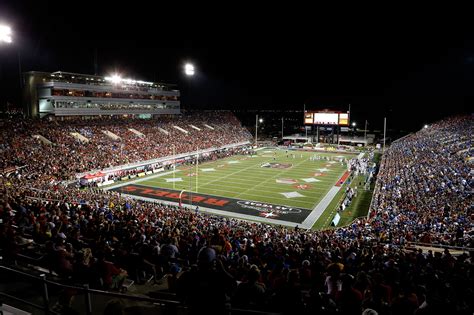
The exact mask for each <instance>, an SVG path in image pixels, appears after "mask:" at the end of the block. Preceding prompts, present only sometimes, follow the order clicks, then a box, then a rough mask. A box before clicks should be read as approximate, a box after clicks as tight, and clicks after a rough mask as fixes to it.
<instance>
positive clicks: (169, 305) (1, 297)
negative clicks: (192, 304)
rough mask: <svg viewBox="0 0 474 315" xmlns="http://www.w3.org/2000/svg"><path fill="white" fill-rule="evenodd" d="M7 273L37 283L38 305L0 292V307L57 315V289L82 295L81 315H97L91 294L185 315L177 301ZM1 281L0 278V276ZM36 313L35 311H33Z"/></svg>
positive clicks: (0, 271) (43, 276)
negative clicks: (54, 297)
mask: <svg viewBox="0 0 474 315" xmlns="http://www.w3.org/2000/svg"><path fill="white" fill-rule="evenodd" d="M5 273H8V274H10V275H12V274H13V275H14V276H15V279H16V280H17V281H20V280H19V279H18V278H20V277H21V278H26V279H27V280H28V282H29V283H39V284H40V285H38V286H35V288H36V289H40V290H41V297H42V301H43V303H42V305H40V304H37V303H33V302H30V301H28V300H26V299H23V298H19V297H16V296H13V295H11V294H8V293H5V292H1V291H0V306H1V305H2V304H3V303H5V301H6V300H8V302H9V303H11V302H12V301H13V302H14V303H16V304H17V305H15V307H21V306H25V305H27V306H29V307H31V308H33V309H36V310H39V311H41V312H43V314H54V315H56V314H58V315H59V314H60V313H58V312H56V311H54V310H53V309H52V307H51V305H50V303H51V300H50V293H49V292H50V291H49V290H50V289H51V287H57V288H59V289H60V290H69V291H72V292H76V293H75V294H74V295H79V294H83V295H84V305H83V309H82V311H81V312H80V313H81V314H87V315H91V314H96V313H97V312H96V311H94V309H93V303H92V297H93V296H94V295H101V296H106V297H110V298H115V299H121V300H130V301H133V302H144V303H145V304H144V305H143V307H149V306H153V307H157V308H160V309H161V310H162V311H163V313H164V314H183V311H184V314H186V313H187V312H186V309H187V308H186V306H185V305H183V304H182V303H181V302H179V301H175V300H167V299H161V298H160V299H156V298H150V297H145V296H138V295H130V294H123V293H116V292H110V291H103V290H96V289H90V288H89V285H87V284H85V285H84V286H82V287H80V286H74V285H66V284H62V283H58V282H54V281H50V280H48V279H46V274H41V275H40V276H36V275H32V274H29V273H26V272H23V271H20V270H16V269H13V268H10V267H7V266H2V265H0V274H5ZM2 278H3V277H2ZM228 311H229V312H228V314H242V315H243V314H254V315H264V314H269V315H278V314H280V313H273V312H264V311H258V310H251V309H239V308H230V309H229V310H228ZM35 314H36V312H35Z"/></svg>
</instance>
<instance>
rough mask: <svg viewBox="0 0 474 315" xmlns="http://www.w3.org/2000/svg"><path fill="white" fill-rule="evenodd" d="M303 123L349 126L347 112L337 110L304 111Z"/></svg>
mask: <svg viewBox="0 0 474 315" xmlns="http://www.w3.org/2000/svg"><path fill="white" fill-rule="evenodd" d="M304 124H305V125H337V126H349V114H348V113H338V112H305V114H304Z"/></svg>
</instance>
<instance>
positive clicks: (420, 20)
mask: <svg viewBox="0 0 474 315" xmlns="http://www.w3.org/2000/svg"><path fill="white" fill-rule="evenodd" d="M100 3H102V1H95V2H88V1H62V2H48V1H31V2H29V1H18V0H15V1H4V0H0V21H5V22H7V23H9V24H11V25H12V27H13V28H14V30H15V44H14V45H11V46H10V47H0V58H1V59H0V67H1V68H0V69H1V72H0V74H1V75H2V76H1V80H2V82H1V86H2V87H6V88H5V91H2V97H4V98H7V99H10V100H12V101H15V100H16V98H17V96H18V89H19V87H18V86H19V82H18V61H17V51H18V49H19V50H20V53H21V64H22V69H23V70H24V71H29V70H38V71H56V70H62V71H70V72H81V73H93V72H94V64H93V61H94V50H95V49H96V50H97V53H98V69H99V74H104V75H106V74H109V73H112V72H114V71H117V72H119V73H121V74H122V75H123V76H126V77H133V78H136V79H142V80H151V81H152V80H157V81H165V82H171V83H177V84H179V88H180V89H181V90H182V105H183V106H184V107H188V108H189V107H193V108H222V109H235V108H240V109H263V108H267V109H268V108H275V109H286V108H288V109H295V108H302V106H303V103H306V104H307V108H309V109H321V108H335V109H342V110H346V109H347V106H348V104H349V103H350V104H351V107H352V110H353V118H354V119H356V120H358V121H360V122H363V121H364V120H365V119H368V120H369V121H373V122H374V123H373V124H375V125H376V124H379V123H381V122H382V119H383V117H384V116H385V115H388V117H390V119H391V121H397V122H398V123H399V124H400V127H401V128H408V129H417V128H419V127H420V126H421V125H422V124H424V123H429V122H432V121H433V120H436V119H439V118H441V117H443V116H446V115H450V114H455V113H466V112H469V109H468V108H469V107H468V104H471V103H472V101H474V92H473V88H472V87H473V86H474V41H473V36H472V35H473V34H472V32H473V30H474V29H473V28H472V27H467V26H464V25H461V23H459V22H460V21H456V16H453V17H454V18H455V20H454V22H453V19H452V18H453V17H447V16H443V15H434V17H433V18H432V20H426V19H425V16H424V15H423V14H425V15H427V16H428V14H427V13H426V12H425V13H421V15H420V14H418V13H417V14H414V15H413V16H405V15H404V12H403V11H402V13H398V12H395V11H384V10H380V11H377V12H374V13H371V12H370V11H368V14H366V15H360V14H359V13H355V12H350V10H348V11H349V13H346V14H342V13H341V12H340V11H339V10H329V9H327V10H322V9H321V10H320V9H317V8H310V7H308V8H291V4H288V3H287V4H286V7H283V8H279V9H282V10H278V11H276V9H275V8H274V7H264V8H256V7H254V5H255V4H253V5H252V6H251V5H249V4H247V5H245V6H244V5H243V4H240V3H237V2H235V3H234V2H229V3H227V4H226V5H225V6H222V7H220V6H215V7H214V8H213V9H211V8H207V9H203V8H201V10H198V8H196V9H195V8H189V10H186V11H185V10H184V9H183V7H184V6H185V5H184V4H182V6H181V7H175V8H169V7H165V6H163V3H162V2H150V1H135V2H133V1H128V2H123V3H122V4H120V3H119V2H118V1H115V2H112V4H108V5H104V4H100ZM372 9H373V8H372ZM421 12H423V11H421ZM458 20H462V19H461V18H460V17H459V18H458ZM185 61H192V62H194V63H195V65H196V67H197V71H198V75H197V76H196V77H193V78H192V79H191V80H189V79H188V78H185V77H184V76H183V75H182V65H183V63H184V62H185ZM3 92H5V93H3Z"/></svg>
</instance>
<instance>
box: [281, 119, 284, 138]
mask: <svg viewBox="0 0 474 315" xmlns="http://www.w3.org/2000/svg"><path fill="white" fill-rule="evenodd" d="M283 120H284V119H283V117H282V118H281V141H283Z"/></svg>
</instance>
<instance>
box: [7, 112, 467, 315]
mask: <svg viewBox="0 0 474 315" xmlns="http://www.w3.org/2000/svg"><path fill="white" fill-rule="evenodd" d="M222 115H223V114H222V113H208V114H206V115H191V116H188V117H182V118H180V119H179V120H178V121H176V120H171V119H163V120H160V121H143V122H142V121H130V120H119V121H110V120H99V121H94V122H92V121H88V120H83V121H82V120H75V121H64V122H58V123H57V124H55V123H46V122H30V121H25V120H22V119H16V120H8V121H3V122H2V124H3V127H4V128H3V129H2V134H1V135H0V137H1V141H0V143H1V146H2V147H1V166H2V169H4V170H7V169H8V170H9V173H10V175H9V176H6V174H5V173H4V174H3V176H2V177H1V179H0V181H1V183H2V187H3V190H2V197H3V200H4V202H3V203H2V204H1V205H0V218H2V220H3V223H2V224H1V225H0V248H1V249H2V253H3V256H4V257H5V258H8V257H16V256H17V255H18V254H22V253H24V252H26V251H29V252H37V253H44V254H45V255H46V256H45V257H47V259H48V265H49V267H48V268H51V270H52V271H54V272H55V273H56V274H57V275H59V276H62V277H64V278H67V279H69V280H71V278H72V279H73V280H74V281H76V282H79V283H89V284H90V285H91V287H99V288H100V287H102V288H118V287H120V286H121V285H122V284H123V282H124V281H125V279H127V278H128V279H133V281H135V284H137V283H140V282H141V281H146V280H144V278H145V279H146V278H148V276H149V275H153V276H154V279H160V278H162V277H163V275H172V276H171V278H173V279H176V283H174V285H172V286H171V285H170V290H171V291H173V292H175V293H176V294H177V297H178V298H179V299H180V300H182V301H183V302H184V303H186V304H187V305H189V306H190V307H191V308H194V309H196V310H198V311H202V312H211V311H216V310H220V309H221V307H224V304H225V303H226V300H225V295H227V296H230V297H231V303H232V305H233V306H236V307H240V308H251V309H256V310H265V311H277V312H284V313H292V314H303V313H308V314H309V313H311V314H361V313H362V312H363V311H365V312H366V313H369V312H370V310H374V311H376V312H377V313H378V314H417V315H419V314H433V313H440V314H446V313H450V314H472V312H473V310H474V304H473V302H472V301H474V299H473V298H474V291H473V290H472V288H474V283H473V281H474V277H473V275H474V273H473V272H472V271H473V264H472V262H473V260H472V258H473V256H474V253H473V252H472V251H471V252H470V255H466V254H463V255H459V256H457V257H455V256H454V255H452V254H451V253H450V251H449V250H445V251H444V252H427V253H423V252H422V251H421V250H420V251H417V250H410V249H409V248H408V247H407V246H406V245H407V244H408V243H409V242H420V243H427V244H440V245H453V246H454V245H455V246H461V247H465V248H472V247H473V241H474V238H473V231H472V216H473V213H472V205H473V199H472V186H473V183H474V182H473V173H472V169H471V168H470V167H469V164H468V162H467V159H466V158H467V157H470V155H469V154H470V153H469V152H471V153H472V151H469V150H468V151H465V152H464V153H462V154H456V153H457V152H458V151H460V150H462V149H466V148H470V145H471V142H470V141H471V140H470V139H471V137H472V134H474V132H473V131H474V130H473V129H474V128H473V124H472V117H471V116H468V117H453V118H449V119H446V120H443V121H440V122H438V123H435V124H432V125H430V126H429V128H426V129H423V130H420V131H419V132H417V133H415V134H413V135H410V136H408V137H406V138H404V139H402V140H400V141H398V142H395V143H393V144H392V145H391V147H390V148H389V149H388V150H387V152H386V153H385V155H384V157H383V160H382V164H381V166H380V171H379V174H378V179H377V187H376V191H375V195H374V201H373V205H372V208H371V212H370V216H369V218H367V219H363V220H357V221H355V222H353V223H352V224H351V225H349V226H347V227H342V228H338V229H331V230H325V231H312V230H309V231H305V230H301V229H290V228H287V227H282V226H270V225H265V224H261V223H255V222H247V221H241V220H237V219H232V218H224V217H218V216H212V215H206V214H203V213H198V212H195V211H189V210H188V209H185V208H177V207H171V206H166V205H161V204H158V203H149V202H144V201H138V200H131V199H124V198H122V197H121V196H120V195H118V194H116V193H110V192H103V191H101V190H99V189H90V190H80V189H78V188H76V187H69V186H64V185H62V184H60V182H59V181H60V180H62V179H69V178H71V176H72V175H73V174H74V173H75V172H80V171H84V170H89V169H94V168H101V167H105V166H110V165H119V164H121V163H127V162H130V161H137V160H141V159H150V158H153V157H157V156H162V155H167V154H170V153H171V151H170V150H171V148H170V146H171V145H172V144H174V145H175V146H176V150H177V152H186V151H191V150H194V148H195V147H196V146H202V147H206V146H215V145H219V144H226V143H232V142H238V141H240V140H243V139H246V138H247V137H248V136H249V135H248V132H246V131H245V130H244V129H243V128H241V127H240V124H239V123H238V121H237V120H236V118H235V117H234V116H232V115H230V114H224V116H222ZM222 117H225V119H223V118H222ZM190 124H192V125H194V126H198V127H200V126H203V124H209V125H211V126H213V127H214V128H215V130H212V129H209V128H202V130H201V132H204V133H203V135H204V136H203V137H202V138H200V137H199V132H200V131H198V130H196V129H194V128H190V127H189V125H190ZM171 125H178V126H181V128H183V129H185V130H187V131H188V132H189V133H190V134H189V135H186V134H185V133H183V132H180V131H179V130H176V129H175V128H170V126H171ZM159 127H160V128H163V129H165V130H166V131H168V132H169V133H170V134H169V137H167V136H166V134H165V133H163V132H161V131H160V130H159V129H158V128H159ZM129 128H133V129H135V130H138V131H139V132H141V133H143V134H144V135H145V136H146V137H137V135H136V134H134V133H132V132H130V131H129V130H128V129H129ZM102 129H107V130H109V131H110V132H112V133H114V134H116V135H118V136H119V137H120V138H121V139H122V142H121V144H123V148H122V149H121V150H122V153H121V154H120V153H119V151H120V150H118V149H117V148H114V145H115V144H114V142H113V141H111V140H110V138H108V137H107V136H105V135H104V134H103V133H102V132H100V130H102ZM69 132H79V133H80V134H82V135H83V136H85V137H87V138H89V139H91V141H90V142H89V143H81V142H77V141H76V140H75V139H74V138H73V137H69V136H68V134H69ZM32 134H39V135H41V136H43V137H45V138H46V139H48V140H50V141H52V142H53V143H54V144H55V145H52V146H48V145H45V144H44V143H43V142H40V141H38V140H36V139H34V138H33V137H31V135H32ZM124 152H125V153H124ZM466 152H467V153H466ZM12 166H15V167H18V169H17V170H15V171H12V169H11V167H12ZM20 167H21V168H20ZM28 235H30V236H28ZM25 238H31V239H32V240H33V241H32V242H26V244H27V245H26V246H25V245H23V244H25V242H24V241H22V240H24V239H25ZM203 248H204V249H203ZM45 259H46V258H45ZM195 264H196V266H195V267H193V266H194V265H195ZM181 269H183V270H184V273H183V271H182V270H181ZM143 273H145V274H146V275H147V277H143V276H141V275H143ZM97 279H101V280H102V281H97ZM104 283H105V284H104ZM129 283H130V282H129ZM372 314H373V313H372Z"/></svg>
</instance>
